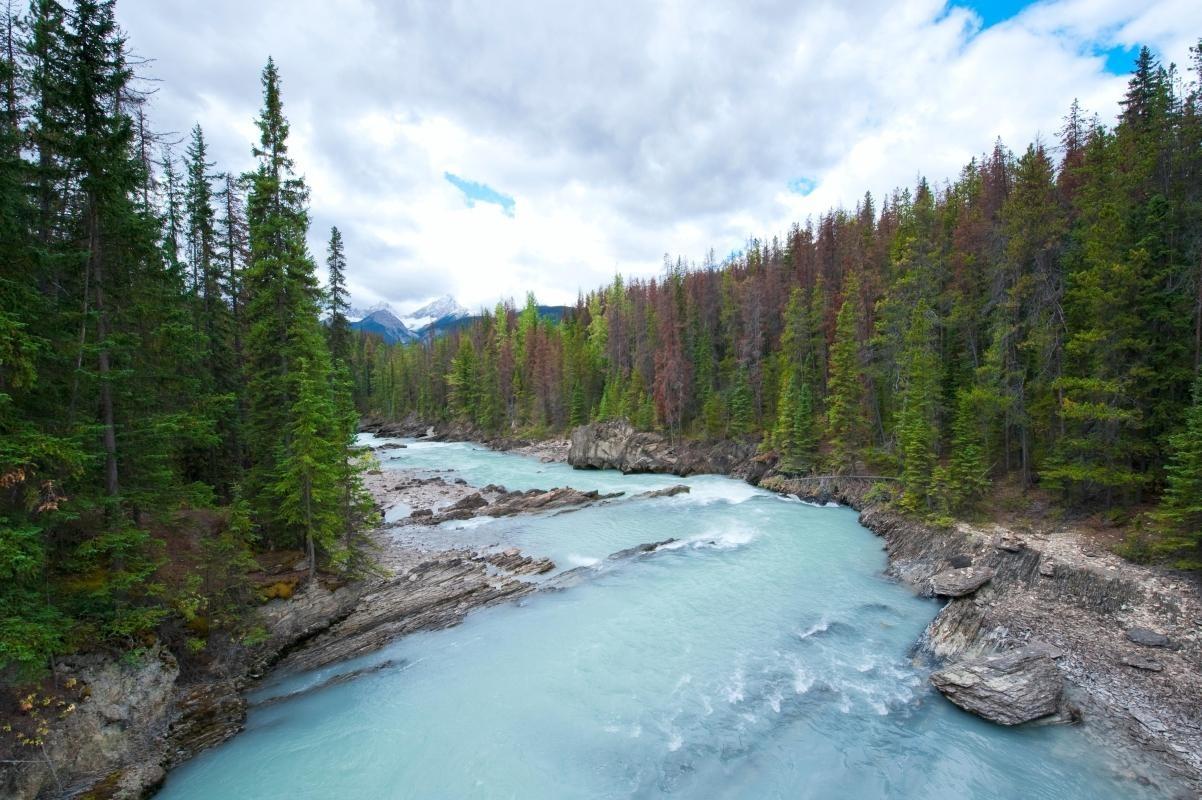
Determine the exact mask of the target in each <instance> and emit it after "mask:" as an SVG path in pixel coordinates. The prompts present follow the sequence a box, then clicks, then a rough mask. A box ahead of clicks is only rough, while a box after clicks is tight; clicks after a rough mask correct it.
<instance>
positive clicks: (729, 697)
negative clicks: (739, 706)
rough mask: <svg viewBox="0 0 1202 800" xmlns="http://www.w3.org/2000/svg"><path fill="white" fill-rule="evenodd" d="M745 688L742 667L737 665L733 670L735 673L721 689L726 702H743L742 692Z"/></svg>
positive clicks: (732, 703)
mask: <svg viewBox="0 0 1202 800" xmlns="http://www.w3.org/2000/svg"><path fill="white" fill-rule="evenodd" d="M745 689H746V681H745V679H744V676H743V668H742V667H739V668H738V669H736V670H735V674H734V675H732V676H731V678H730V683H728V684H727V685H726V688H725V689H723V690H722V691H723V693H724V694H725V695H726V702H728V703H730V704H731V705H734V704H735V703H741V702H743V692H744V690H745Z"/></svg>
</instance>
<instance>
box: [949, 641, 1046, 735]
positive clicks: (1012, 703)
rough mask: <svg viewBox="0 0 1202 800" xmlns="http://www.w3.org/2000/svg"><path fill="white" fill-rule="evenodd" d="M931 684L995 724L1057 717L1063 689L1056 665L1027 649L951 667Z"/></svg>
mask: <svg viewBox="0 0 1202 800" xmlns="http://www.w3.org/2000/svg"><path fill="white" fill-rule="evenodd" d="M931 684H932V685H934V687H935V688H936V689H938V690H939V691H940V692H941V693H942V694H943V696H944V697H946V698H947V699H948V700H950V701H952V702H953V703H955V704H956V705H957V706H959V707H960V708H962V709H964V710H965V711H969V712H972V713H973V714H976V715H977V716H979V717H983V718H984V719H987V720H989V721H990V722H996V723H998V724H999V725H1021V724H1022V723H1024V722H1030V721H1031V720H1035V719H1039V718H1040V717H1046V716H1048V715H1050V714H1054V713H1056V710H1057V708H1059V706H1060V698H1061V695H1062V693H1063V689H1064V679H1063V677H1062V676H1061V674H1060V670H1059V669H1058V668H1057V667H1056V662H1055V661H1053V660H1052V659H1051V658H1050V657H1049V656H1048V655H1047V654H1045V653H1042V652H1039V651H1038V650H1034V649H1032V648H1029V647H1024V648H1020V649H1018V650H1011V651H1008V652H1005V653H999V654H997V655H992V656H985V657H983V658H974V659H968V660H965V661H960V662H957V663H955V664H950V665H948V666H946V667H944V668H942V669H939V670H936V671H935V672H933V673H931Z"/></svg>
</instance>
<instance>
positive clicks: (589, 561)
mask: <svg viewBox="0 0 1202 800" xmlns="http://www.w3.org/2000/svg"><path fill="white" fill-rule="evenodd" d="M567 561H568V563H569V564H571V565H572V566H573V567H595V566H597V565H598V564H600V563H601V559H599V558H593V557H592V556H582V555H579V554H577V553H568V558H567Z"/></svg>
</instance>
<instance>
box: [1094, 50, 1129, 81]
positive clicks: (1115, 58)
mask: <svg viewBox="0 0 1202 800" xmlns="http://www.w3.org/2000/svg"><path fill="white" fill-rule="evenodd" d="M1097 54H1098V55H1100V56H1102V57H1104V58H1105V59H1106V71H1107V72H1112V73H1114V74H1115V75H1130V74H1131V71H1132V70H1134V69H1135V57H1136V56H1138V55H1139V47H1137V46H1135V45H1131V46H1125V45H1115V46H1114V47H1099V48H1098V50H1097Z"/></svg>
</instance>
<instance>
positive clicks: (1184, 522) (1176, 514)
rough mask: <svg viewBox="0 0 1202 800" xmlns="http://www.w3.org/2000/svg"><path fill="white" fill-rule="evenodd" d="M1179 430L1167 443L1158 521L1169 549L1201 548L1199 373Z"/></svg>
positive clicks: (1201, 375) (1201, 408)
mask: <svg viewBox="0 0 1202 800" xmlns="http://www.w3.org/2000/svg"><path fill="white" fill-rule="evenodd" d="M1193 397H1194V399H1193V403H1192V404H1191V405H1190V407H1189V410H1188V411H1187V412H1186V415H1185V424H1184V425H1183V426H1182V428H1181V430H1180V431H1178V432H1177V433H1175V434H1174V435H1173V436H1172V437H1171V438H1170V439H1169V448H1170V454H1171V455H1170V457H1169V463H1168V464H1167V465H1166V466H1165V478H1166V486H1165V491H1164V497H1163V499H1162V500H1161V502H1160V508H1159V511H1158V513H1157V517H1158V518H1159V520H1160V521H1161V523H1163V524H1164V525H1165V527H1166V528H1168V530H1169V531H1170V533H1171V535H1170V538H1169V539H1168V541H1167V542H1166V544H1167V545H1168V546H1170V547H1173V546H1184V545H1195V546H1196V545H1202V373H1199V375H1198V377H1196V378H1195V379H1194V395H1193Z"/></svg>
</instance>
